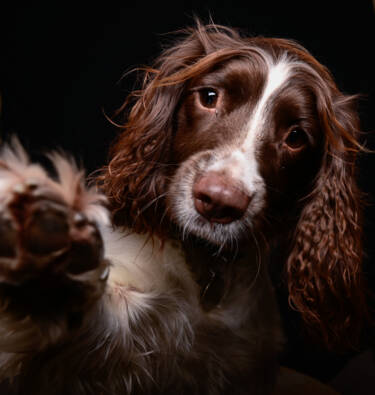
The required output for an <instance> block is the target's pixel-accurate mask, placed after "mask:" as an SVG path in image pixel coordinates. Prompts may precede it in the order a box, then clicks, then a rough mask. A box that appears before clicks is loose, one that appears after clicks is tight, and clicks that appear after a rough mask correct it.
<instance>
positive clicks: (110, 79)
mask: <svg viewBox="0 0 375 395" xmlns="http://www.w3.org/2000/svg"><path fill="white" fill-rule="evenodd" d="M33 3H34V5H32V6H24V7H22V6H17V5H13V6H12V5H8V6H7V8H6V9H5V8H4V5H3V6H2V9H1V10H0V44H1V45H0V68H1V74H0V93H1V98H2V114H1V118H0V122H1V123H0V128H1V129H0V131H1V135H0V136H1V137H2V138H3V139H4V138H5V139H6V138H7V137H8V136H9V135H10V134H17V135H18V136H20V138H21V140H22V142H23V144H24V145H25V146H26V147H27V149H28V150H29V151H30V152H32V153H33V154H34V155H35V156H36V157H38V154H37V153H38V152H41V151H43V150H49V149H51V148H56V147H61V148H63V149H64V150H67V151H69V152H71V153H73V155H74V156H75V157H76V158H77V159H78V160H79V161H81V163H82V164H83V165H84V166H85V167H86V168H87V170H88V172H91V171H93V170H95V169H96V168H98V167H99V166H101V165H102V164H104V163H105V161H106V152H107V148H108V145H109V143H110V141H111V140H112V139H113V137H114V136H115V135H116V129H115V128H114V127H113V126H112V125H111V124H110V123H109V122H108V121H107V119H106V118H105V116H104V113H107V114H109V115H111V114H112V113H113V112H114V110H115V109H116V108H117V107H119V106H120V104H121V102H122V101H123V100H124V98H125V96H126V94H127V93H128V92H129V90H131V89H132V88H133V87H134V84H135V78H134V75H131V74H130V75H129V76H127V77H126V78H121V77H122V75H123V74H124V73H125V72H127V71H129V70H131V69H132V68H133V67H136V66H138V65H142V64H149V63H150V61H152V59H154V58H155V57H156V56H157V54H158V53H159V52H160V50H161V48H162V44H164V45H165V44H168V42H170V37H168V36H166V35H165V33H167V32H171V31H174V30H177V29H180V28H182V27H184V26H186V25H192V24H193V15H197V16H199V17H200V18H202V19H203V21H208V19H209V15H211V16H212V18H213V20H214V21H215V22H216V23H220V24H227V25H231V26H234V27H240V28H242V29H243V30H244V31H245V32H248V33H249V34H251V35H259V34H261V35H266V36H278V37H284V38H292V39H295V40H297V41H299V42H300V43H301V44H302V45H304V46H305V47H306V48H308V49H309V50H310V51H311V52H312V54H313V55H315V56H316V57H317V58H318V59H319V60H320V61H321V62H322V63H323V64H325V65H326V66H327V67H328V68H329V69H330V70H331V71H332V73H333V74H334V76H335V79H336V81H337V83H338V85H339V87H340V88H341V90H342V91H344V92H346V93H350V94H353V93H362V94H363V99H362V100H361V101H360V114H361V118H362V126H363V130H365V131H367V132H371V130H374V128H375V114H374V110H375V107H374V104H375V92H374V87H375V85H374V78H375V77H374V72H375V67H374V66H375V61H374V59H373V52H374V38H375V35H374V32H375V28H374V27H375V15H374V10H373V7H372V3H371V1H370V0H369V1H366V0H359V1H356V2H346V1H340V2H332V1H328V0H326V1H325V2H320V1H319V2H317V1H300V2H299V5H298V6H297V7H296V4H298V3H297V2H289V1H280V2H270V1H264V2H263V5H260V4H257V2H254V1H251V0H249V1H247V2H246V3H240V2H231V1H230V0H227V1H226V2H223V4H221V3H219V2H211V3H210V2H206V3H204V4H203V5H202V4H199V3H198V2H197V4H194V2H191V3H187V2H179V3H178V4H177V2H176V3H175V4H174V5H171V4H168V3H161V2H159V3H155V4H154V5H153V6H149V5H147V3H142V2H140V1H138V2H137V3H136V4H132V5H126V3H125V2H123V4H124V5H122V6H119V5H117V6H116V7H112V6H111V5H108V4H105V3H104V2H99V3H98V4H96V5H95V3H94V2H91V4H90V5H89V6H87V7H85V6H83V5H79V6H78V5H75V6H73V5H72V6H69V5H67V4H65V3H64V5H61V3H60V5H57V4H54V2H49V3H42V2H33ZM77 3H78V2H77ZM259 3H260V1H259ZM277 4H278V5H277ZM276 5H277V6H276ZM328 6H329V8H327V7H328ZM365 139H366V140H367V141H368V146H369V147H370V148H375V144H374V138H373V136H372V134H371V133H368V134H367V135H366V136H365ZM360 166H361V171H360V183H361V186H362V189H363V190H364V191H365V192H367V193H368V194H369V198H368V200H369V202H370V206H369V208H367V210H366V215H365V217H366V240H365V241H366V249H367V256H368V257H367V259H366V271H367V276H368V278H369V281H370V283H371V284H373V283H374V269H372V266H373V259H374V258H375V250H374V247H373V244H374V243H373V242H372V240H373V237H374V235H375V232H374V226H373V223H374V218H375V217H374V208H373V207H372V204H373V192H374V186H375V183H374V178H373V172H374V170H375V161H374V158H373V157H372V156H371V155H363V157H362V159H361V161H360ZM286 314H289V313H286ZM294 319H295V317H292V318H291V321H290V322H292V323H293V322H294ZM286 321H287V322H289V318H288V316H287V319H286ZM297 321H298V319H297ZM289 326H290V327H289V328H288V337H289V351H288V352H286V353H285V355H284V360H283V362H284V363H285V364H289V365H291V366H294V367H297V368H298V369H301V370H303V371H306V372H309V373H311V374H313V375H315V376H317V377H320V378H322V379H329V378H331V377H332V376H334V375H335V373H336V372H337V371H338V370H339V369H340V368H341V366H342V365H343V363H345V361H346V360H347V358H348V357H349V356H351V354H345V355H337V354H332V353H327V352H326V351H324V350H321V349H319V348H318V347H316V346H315V345H312V343H310V342H309V340H308V339H306V338H305V337H304V336H302V335H301V334H300V330H299V326H298V323H297V324H294V323H293V324H291V325H289ZM368 346H369V342H367V341H366V342H365V343H364V348H366V347H368Z"/></svg>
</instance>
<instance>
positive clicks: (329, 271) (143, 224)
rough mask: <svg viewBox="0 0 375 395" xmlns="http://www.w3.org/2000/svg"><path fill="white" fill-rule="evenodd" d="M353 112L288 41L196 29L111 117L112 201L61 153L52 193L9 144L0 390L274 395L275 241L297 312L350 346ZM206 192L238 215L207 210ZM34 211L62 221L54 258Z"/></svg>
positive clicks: (357, 321)
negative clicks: (207, 96)
mask: <svg viewBox="0 0 375 395" xmlns="http://www.w3.org/2000/svg"><path fill="white" fill-rule="evenodd" d="M210 78H211V79H210ZM207 79H208V80H209V81H213V82H209V83H208V82H206V81H207ZM223 80H224V81H225V83H223ZM209 84H213V85H214V87H215V88H216V94H217V95H218V97H219V99H218V102H217V103H218V104H214V105H212V106H211V104H207V106H205V105H202V102H200V100H201V99H200V95H201V92H202V86H203V87H204V89H206V88H207V86H210V85H209ZM220 84H221V85H220ZM223 85H225V87H224V88H223ZM220 95H221V96H220ZM354 99H355V98H354V97H348V96H345V95H344V94H342V93H341V92H339V90H338V89H337V87H336V85H335V83H334V81H333V79H332V77H331V75H330V73H329V72H328V70H327V69H326V68H324V67H323V66H322V65H321V64H320V63H318V61H317V60H316V59H314V58H313V57H312V56H311V55H310V54H309V53H308V52H307V51H306V50H305V49H304V48H303V47H301V46H300V45H298V44H296V43H295V42H292V41H289V40H282V39H269V38H262V37H252V38H245V37H242V36H241V35H240V34H239V33H238V32H237V31H235V30H234V29H229V28H225V27H221V26H216V25H209V26H202V25H200V24H198V26H197V27H196V28H194V29H189V30H187V32H186V35H184V37H183V38H182V39H181V40H180V41H179V42H177V43H176V44H175V45H174V46H172V47H171V48H170V49H167V50H165V51H164V52H163V54H162V55H161V57H160V58H159V59H157V61H156V62H155V64H154V66H153V67H150V68H146V69H145V70H144V78H143V85H142V88H141V89H140V90H139V91H136V92H134V93H132V94H131V95H130V97H129V98H128V99H127V100H126V102H125V103H124V106H123V107H122V108H121V110H120V112H119V114H122V115H123V116H124V118H125V120H124V123H123V125H122V127H121V128H122V132H121V134H120V136H119V137H118V139H117V141H116V142H115V143H114V145H113V146H112V149H111V153H110V155H111V159H110V162H109V164H108V166H106V167H105V168H103V169H102V172H101V174H100V175H99V177H98V185H99V187H100V188H101V190H102V191H103V192H104V194H105V195H106V198H104V196H103V195H101V194H100V193H98V192H96V191H94V190H92V189H91V190H86V189H85V187H84V186H83V182H82V174H81V173H80V172H79V171H77V168H76V167H75V165H73V164H71V163H69V161H66V160H65V159H61V157H59V156H56V155H53V156H52V157H51V158H52V161H53V162H54V163H55V165H56V168H57V173H58V177H57V179H56V180H55V179H54V180H53V179H51V178H50V177H48V176H47V174H46V172H45V171H44V170H43V169H42V168H41V167H39V166H36V165H33V164H30V163H29V161H28V159H27V155H26V154H25V153H24V152H23V151H22V150H21V149H19V148H18V149H16V151H18V154H14V153H13V151H12V150H11V149H5V150H4V151H3V153H2V155H1V158H0V172H1V175H2V176H4V177H2V180H1V181H0V209H1V210H0V231H1V232H2V233H4V232H5V231H7V230H9V232H8V233H7V232H5V234H6V235H9V234H10V233H11V232H10V231H12V232H13V233H12V237H14V239H9V240H10V241H9V240H8V239H7V238H6V237H5V238H4V239H3V240H5V241H2V243H3V244H0V252H2V253H3V251H5V252H6V253H7V254H8V255H9V256H7V257H4V256H3V255H1V256H0V275H2V277H1V284H0V297H1V318H0V335H2V336H0V337H1V339H4V340H1V341H0V350H1V354H0V378H1V379H10V380H12V381H13V387H14V388H15V390H16V391H17V393H19V394H34V393H35V394H50V393H51V391H52V392H53V393H56V394H66V393H70V394H77V395H81V394H92V393H97V394H111V395H113V394H122V393H129V394H130V393H131V394H149V393H153V394H157V393H159V394H175V393H181V394H213V395H214V394H229V393H236V394H242V393H243V394H245V393H252V394H253V393H254V394H270V393H271V392H272V391H273V386H274V383H275V380H276V376H277V353H278V350H279V349H280V346H281V344H282V341H283V340H282V333H281V329H280V319H279V315H278V309H277V303H276V300H275V297H274V291H273V287H272V284H271V281H270V279H269V274H268V269H269V265H273V264H280V262H276V263H275V262H270V250H272V249H277V248H278V247H280V246H283V247H284V246H287V247H286V250H287V252H288V258H287V260H286V262H282V264H284V263H285V276H286V278H287V282H288V288H289V298H290V303H291V305H292V306H293V307H294V308H296V309H297V310H298V311H299V312H300V313H301V315H302V317H303V319H304V320H305V322H306V323H307V324H308V326H310V327H313V328H315V331H316V332H318V333H319V334H320V335H321V336H322V337H323V339H324V340H325V342H326V343H327V344H328V345H329V346H335V345H338V344H340V343H345V342H346V341H347V342H352V341H353V342H354V339H353V338H355V337H356V336H358V334H359V333H360V327H361V323H362V321H363V318H364V317H365V316H366V315H367V307H366V303H365V296H364V284H363V278H362V273H361V258H362V245H361V229H362V224H361V199H360V193H359V191H358V188H357V186H356V183H355V170H356V169H355V160H356V156H357V154H358V152H359V151H360V150H361V146H360V144H359V143H358V135H359V126H358V120H357V116H356V112H355V109H354V106H353V103H354ZM203 104H204V103H203ZM280 109H281V110H280ZM296 113H297V115H295V114H296ZM254 114H255V115H254ZM285 114H287V115H285ZM288 114H289V115H288ZM290 114H291V115H290ZM288 117H289V118H292V120H290V119H289V118H288ZM295 118H297V119H295ZM254 125H255V126H254ZM296 125H297V126H296ZM293 128H299V129H300V130H302V129H303V130H304V134H303V137H302V139H303V140H302V143H301V142H299V141H298V140H297V144H296V145H295V143H294V142H292V143H288V142H287V139H288V136H289V133H290V132H291V131H294V129H293ZM271 131H273V132H272V133H271ZM270 158H272V160H270ZM18 162H20V164H19V163H18ZM202 179H203V180H205V181H206V182H207V183H211V184H212V183H214V186H215V188H216V187H219V189H220V188H221V191H224V192H225V193H227V192H228V193H230V194H232V195H231V197H232V200H236V199H237V198H238V199H239V200H241V199H242V200H243V201H244V202H245V203H246V204H245V203H243V204H242V206H241V205H240V206H238V205H237V206H235V207H234V209H235V210H237V211H233V207H232V206H230V203H231V202H229V204H228V203H226V205H227V206H225V207H224V209H228V206H229V208H230V209H232V210H229V214H225V215H226V216H224V214H223V213H222V212H221V213H220V212H219V214H217V212H215V213H214V214H212V212H209V210H207V208H205V207H206V206H204V205H203V209H202V207H201V206H199V204H198V203H197V201H196V200H197V199H198V198H196V196H195V195H194V194H195V192H194V188H196V189H197V188H198V187H197V184H199V182H200V180H202ZM215 183H216V184H215ZM30 185H33V189H30V188H29V186H30ZM227 185H230V188H228V187H227ZM198 186H199V187H201V186H200V185H198ZM28 188H29V189H28ZM226 188H227V189H226ZM35 191H36V192H35ZM224 192H220V194H221V195H220V194H219V195H220V196H219V197H220V199H224V198H223V196H222V195H224ZM215 193H216V192H215ZM40 197H42V198H40ZM234 198H236V199H234ZM229 200H230V199H229ZM105 201H108V205H109V208H110V211H111V212H112V225H114V226H113V227H112V226H108V218H107V214H106V210H104V209H103V206H102V203H103V202H105ZM226 202H227V201H226ZM46 204H47V205H46ZM45 205H46V206H45ZM30 207H31V208H30ZM33 207H37V208H43V207H47V212H48V210H51V212H52V213H54V216H53V217H52V222H53V224H54V225H55V226H56V229H57V230H58V231H60V233H61V235H62V236H61V237H62V239H63V241H64V243H65V241H66V240H65V239H67V241H66V243H65V244H63V246H64V253H63V254H62V253H61V251H60V250H59V251H57V252H56V251H52V252H51V251H50V250H47V249H45V248H44V247H45V246H46V245H48V243H49V242H50V240H48V239H49V237H47V236H49V235H48V234H47V235H46V234H45V233H43V232H45V229H43V226H44V224H43V223H42V224H41V225H42V226H41V228H42V230H41V232H42V233H41V234H42V236H44V237H45V238H46V239H47V240H46V241H45V245H44V239H43V238H41V237H39V233H38V232H39V231H40V229H37V231H38V232H37V233H36V234H37V235H38V238H37V239H36V240H37V242H38V243H37V244H38V246H39V247H40V250H38V253H39V255H38V254H35V253H33V251H34V250H33V248H34V244H33V243H31V242H30V238H31V241H33V240H34V239H33V237H34V235H33V234H31V235H30V234H25V233H22V232H23V229H24V228H25V229H27V226H28V224H29V223H33V221H34V222H35V221H36V223H37V224H39V223H38V222H37V217H36V216H35V214H34V211H33ZM199 207H201V208H199ZM221 208H222V207H221ZM205 210H206V211H205ZM239 210H240V211H241V215H240V216H239V215H238V211H239ZM218 211H220V210H218ZM222 211H223V212H226V211H225V210H222ZM227 211H228V210H227ZM217 215H218V216H219V217H220V215H221V217H220V218H219V219H218V218H216V217H215V216H217ZM30 218H31V219H30ZM48 218H49V217H47V219H48ZM49 220H50V219H49ZM12 221H13V222H12ZM39 225H40V224H39ZM62 225H64V226H62ZM12 226H13V227H12ZM33 229H34V228H33ZM47 229H49V228H48V227H47ZM61 229H66V230H64V231H62V230H61ZM15 230H17V231H15ZM17 232H18V233H17ZM64 232H65V233H64ZM12 240H14V241H15V243H14V246H15V247H14V246H13V244H12V243H11V241H12ZM34 241H35V240H34ZM58 242H61V240H58ZM103 246H104V251H105V252H103ZM43 248H44V249H43ZM9 250H11V251H10V252H11V253H10V252H9ZM14 250H16V251H14ZM40 251H42V252H40ZM12 254H13V255H12ZM40 262H43V265H40ZM25 267H26V268H27V270H25ZM21 269H22V270H21Z"/></svg>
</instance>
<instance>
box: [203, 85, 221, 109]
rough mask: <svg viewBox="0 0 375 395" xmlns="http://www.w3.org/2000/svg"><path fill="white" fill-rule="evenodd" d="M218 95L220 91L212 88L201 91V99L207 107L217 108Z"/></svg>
mask: <svg viewBox="0 0 375 395" xmlns="http://www.w3.org/2000/svg"><path fill="white" fill-rule="evenodd" d="M218 97H219V95H218V92H217V91H216V90H215V89H212V88H204V89H201V90H200V91H199V101H200V103H201V104H202V106H203V107H206V108H215V107H216V104H217V99H218Z"/></svg>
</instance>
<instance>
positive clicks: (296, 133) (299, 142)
mask: <svg viewBox="0 0 375 395" xmlns="http://www.w3.org/2000/svg"><path fill="white" fill-rule="evenodd" d="M284 141H285V144H286V145H287V146H288V147H289V148H291V149H292V150H298V149H300V148H302V147H304V146H305V145H306V144H307V142H308V137H307V135H306V132H305V131H304V130H302V129H300V128H293V129H292V130H291V131H290V132H289V133H288V135H287V136H286V138H285V140H284Z"/></svg>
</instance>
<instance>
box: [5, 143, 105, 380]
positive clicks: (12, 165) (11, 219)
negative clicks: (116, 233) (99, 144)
mask: <svg viewBox="0 0 375 395" xmlns="http://www.w3.org/2000/svg"><path fill="white" fill-rule="evenodd" d="M13 145H14V147H12V148H10V147H4V148H3V150H2V152H1V154H0V381H1V378H4V377H14V376H16V375H17V374H19V373H20V371H21V370H22V367H23V363H24V362H25V361H27V360H28V359H29V358H31V357H33V356H34V355H36V354H38V353H40V352H42V351H44V350H46V349H47V348H48V347H50V346H51V345H55V344H58V343H59V342H60V341H61V340H62V339H64V337H66V336H67V334H68V333H70V332H72V331H74V330H75V328H78V327H80V326H81V324H82V322H83V321H84V319H85V315H87V312H89V311H90V310H91V309H92V306H93V305H94V304H95V301H97V300H98V299H99V298H100V297H101V295H102V294H103V292H104V289H105V284H106V278H107V275H108V262H107V261H106V260H105V259H104V254H103V243H102V238H101V235H100V233H99V231H98V229H97V223H98V222H100V221H105V220H106V211H105V209H104V207H103V206H102V205H101V204H100V203H101V201H102V200H104V198H103V197H102V196H101V195H99V194H97V193H96V192H95V191H93V190H89V189H86V188H85V187H84V185H83V177H82V174H81V172H79V171H78V170H77V168H76V167H75V166H74V164H72V163H70V162H69V161H68V160H67V159H64V158H63V157H62V156H59V155H52V156H51V159H52V162H53V163H54V165H55V167H56V173H57V177H56V180H55V179H52V178H51V177H49V176H48V175H47V173H46V172H45V170H43V169H42V168H41V167H40V166H38V165H34V164H30V163H29V160H28V158H27V155H26V154H25V152H24V151H23V149H22V148H21V147H20V145H19V144H18V143H17V142H16V141H15V142H14V144H13Z"/></svg>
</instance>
